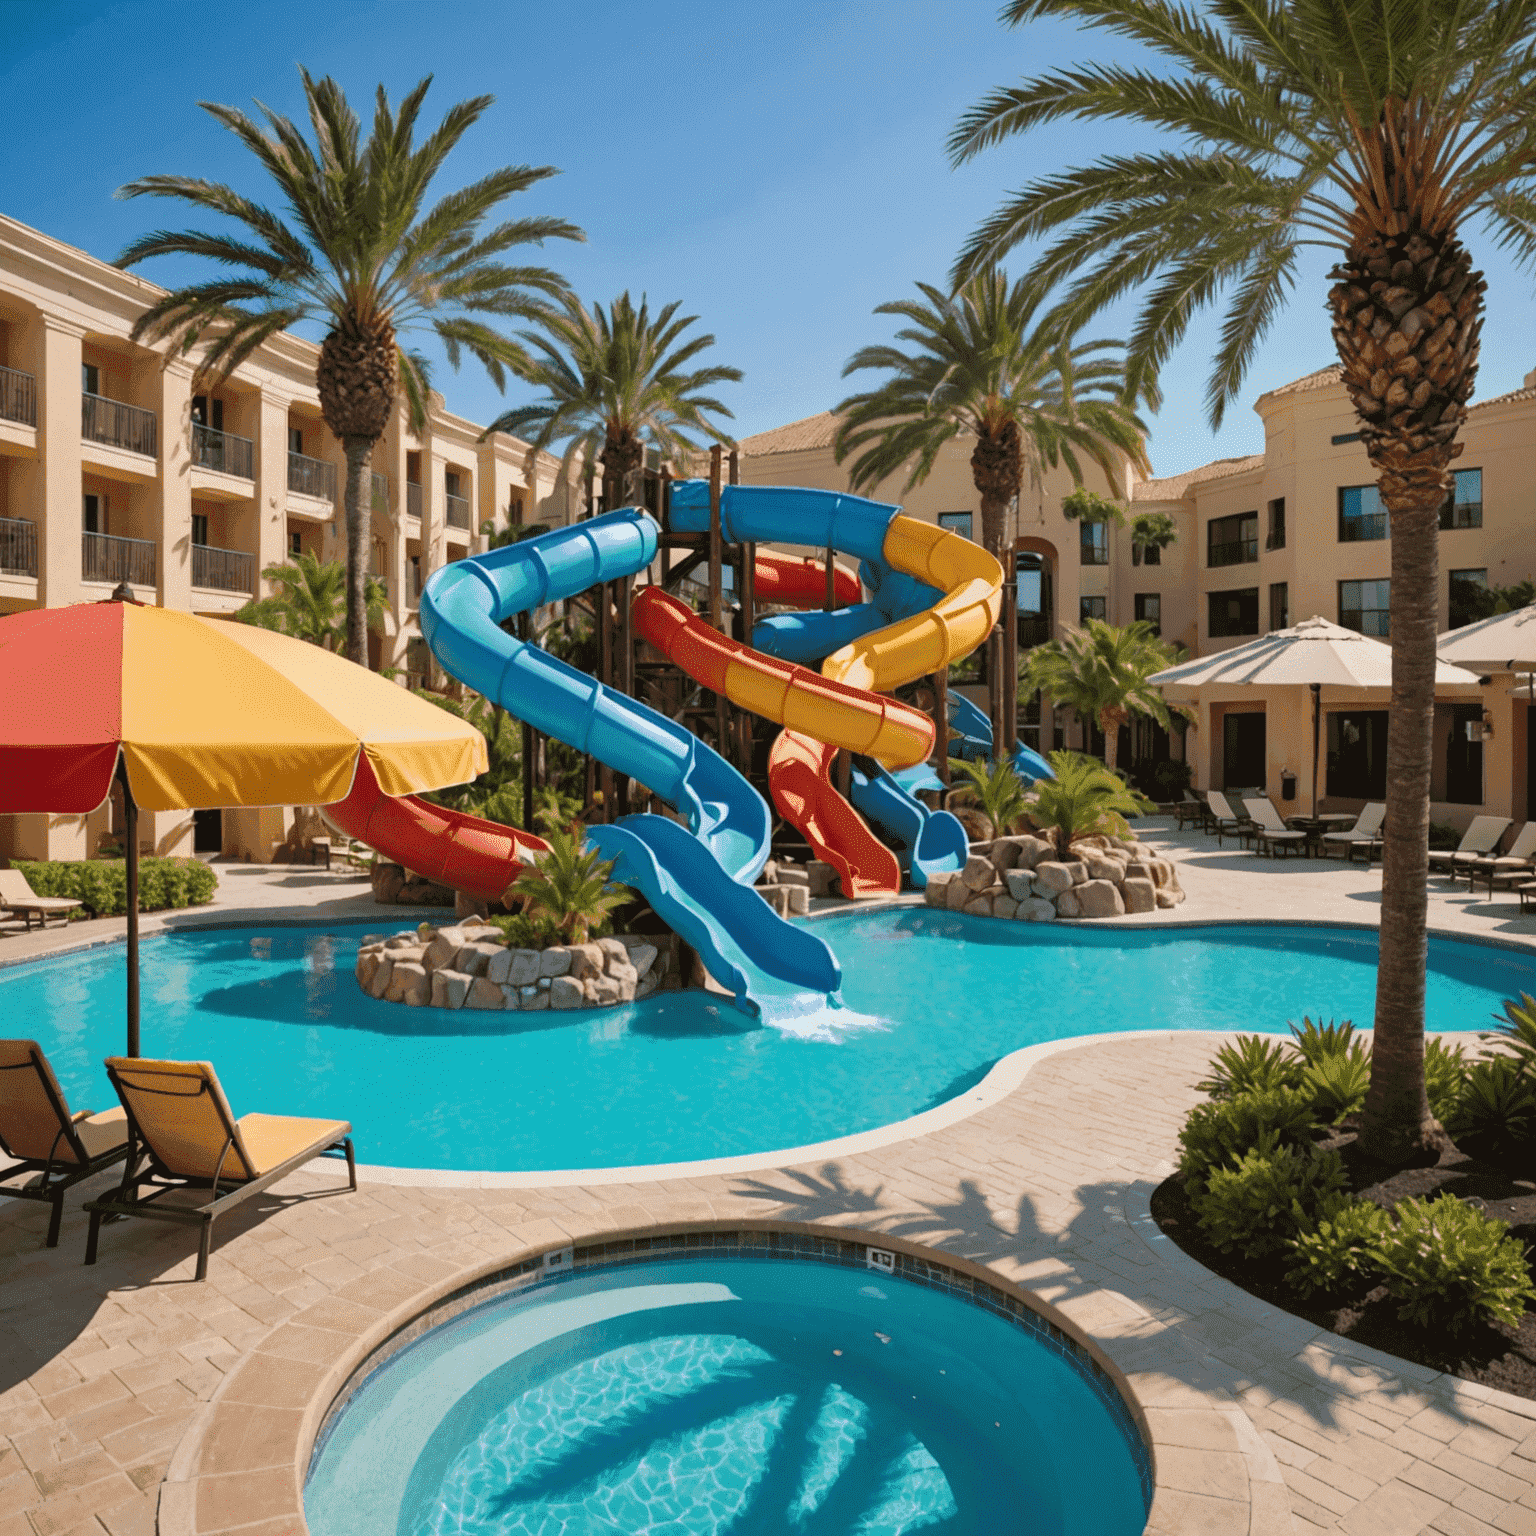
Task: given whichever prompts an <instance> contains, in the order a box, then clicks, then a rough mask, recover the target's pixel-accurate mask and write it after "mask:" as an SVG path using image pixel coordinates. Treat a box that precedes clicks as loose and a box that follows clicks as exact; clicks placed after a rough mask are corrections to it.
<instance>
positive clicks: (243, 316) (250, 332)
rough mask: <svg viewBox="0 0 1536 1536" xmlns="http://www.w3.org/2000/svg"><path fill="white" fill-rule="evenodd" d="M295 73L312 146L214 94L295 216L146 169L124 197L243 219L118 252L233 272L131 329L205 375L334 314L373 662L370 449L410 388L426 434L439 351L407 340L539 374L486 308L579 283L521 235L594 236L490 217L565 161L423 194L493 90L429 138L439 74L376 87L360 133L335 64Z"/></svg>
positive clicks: (349, 490) (207, 106)
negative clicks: (532, 259)
mask: <svg viewBox="0 0 1536 1536" xmlns="http://www.w3.org/2000/svg"><path fill="white" fill-rule="evenodd" d="M299 74H300V76H301V77H302V79H303V82H304V98H305V102H306V105H307V107H308V110H309V123H310V128H311V130H312V132H313V138H314V142H313V144H311V143H309V142H308V141H306V139H305V137H304V134H303V133H302V131H301V130H300V129H299V127H298V126H297V125H296V124H295V123H293V122H292V121H291V120H290V119H288V118H286V117H284V116H281V115H280V114H279V113H276V112H274V111H272V110H271V108H269V107H266V106H262V105H261V104H260V103H257V105H258V108H259V110H260V114H261V117H262V119H263V120H264V123H265V126H263V123H262V122H258V121H256V120H255V119H254V118H251V117H249V116H248V115H247V114H246V113H244V112H241V111H240V110H238V109H237V108H235V107H224V106H219V105H217V104H215V103H213V102H203V103H201V105H202V106H203V108H204V110H205V111H207V112H208V113H210V114H211V115H212V116H213V118H214V119H215V120H216V121H217V122H219V123H221V124H222V125H223V126H224V127H226V128H228V129H229V130H230V132H231V133H233V134H234V135H235V137H236V138H238V139H239V140H240V142H241V143H242V144H243V145H244V146H245V147H246V148H247V149H248V150H250V151H251V153H252V154H253V155H255V156H256V158H257V160H258V161H259V162H260V163H261V165H262V168H263V169H264V170H265V171H266V172H267V174H268V175H269V176H270V177H271V178H272V180H273V182H274V183H276V187H277V190H278V192H279V193H280V195H281V197H282V199H283V201H284V203H286V205H287V207H288V209H289V211H290V213H291V215H292V217H291V219H289V220H285V219H284V218H283V217H281V216H280V215H279V214H277V213H275V212H273V211H272V210H271V209H269V208H266V207H264V206H262V204H261V203H259V202H256V201H253V200H252V199H251V198H249V197H247V196H245V194H243V193H241V192H238V191H236V190H235V189H234V188H233V187H228V186H222V185H220V184H218V183H216V182H211V181H206V180H203V179H202V178H200V177H193V176H144V177H141V178H140V179H138V180H137V181H131V182H129V183H128V185H127V186H125V187H123V188H122V189H121V190H120V191H119V193H118V195H119V196H120V197H169V198H176V199H179V200H180V201H182V202H187V203H191V204H192V205H193V206H194V207H196V208H200V209H203V210H205V211H207V212H210V213H213V214H215V215H217V216H219V217H220V218H227V219H233V220H234V221H235V222H236V223H237V224H239V225H243V226H244V228H243V229H242V230H239V231H237V232H232V233H227V234H226V233H209V232H207V231H203V230H185V231H166V230H156V231H154V232H153V233H151V234H147V235H144V236H142V237H141V238H139V239H138V240H135V241H133V242H132V244H130V245H129V246H128V248H127V249H126V250H125V251H124V252H123V253H122V255H121V256H119V257H118V259H117V264H118V266H120V267H131V266H135V265H137V264H138V263H139V262H141V261H145V260H147V259H148V258H150V257H153V256H195V257H201V258H206V259H208V260H210V261H213V262H216V263H219V264H220V265H221V266H223V267H225V268H230V269H234V270H233V272H232V274H231V275H227V276H220V277H215V278H212V279H210V280H209V281H207V282H202V283H193V284H189V285H187V286H185V287H181V288H176V289H173V290H172V291H171V292H170V293H168V294H166V296H165V297H164V298H163V299H160V300H159V301H158V302H157V303H155V304H152V305H151V306H150V307H149V308H148V309H147V310H145V312H144V313H143V314H142V315H140V316H139V318H138V319H137V320H136V321H135V322H134V326H133V331H132V335H133V338H134V340H136V341H137V340H140V339H143V338H148V339H150V340H156V341H158V340H165V339H170V340H172V341H174V343H175V348H176V350H177V351H178V352H180V353H182V354H187V353H189V352H191V351H192V350H193V349H194V348H197V347H199V346H202V347H203V348H204V351H203V352H202V354H201V362H200V366H199V372H200V375H201V376H202V377H203V378H204V379H205V380H206V381H208V382H210V383H212V382H217V381H218V380H220V379H224V378H227V377H228V376H229V375H230V373H232V372H233V371H234V369H236V368H237V367H238V366H239V365H240V364H241V363H242V362H243V361H244V360H245V359H246V358H247V357H249V356H250V355H251V353H252V352H254V351H255V350H256V348H257V347H259V346H261V344H262V343H263V342H265V341H267V340H268V339H269V338H270V337H272V336H274V335H276V334H277V333H278V332H279V331H284V330H287V329H289V328H291V327H293V326H295V325H298V324H300V323H301V322H302V321H305V320H310V319H318V320H319V321H320V322H321V323H322V324H324V325H326V326H327V327H328V329H327V331H326V335H325V339H324V341H323V342H322V344H321V347H320V360H319V365H318V367H317V369H316V372H315V383H316V386H317V387H318V389H319V393H320V408H321V411H322V413H323V414H324V416H325V424H326V426H328V427H329V428H330V429H331V431H332V433H334V434H335V436H336V437H337V438H338V439H339V441H340V442H341V445H342V447H343V449H344V450H345V453H346V458H347V482H346V492H345V496H344V498H343V504H344V506H345V510H346V525H347V594H346V610H347V630H346V654H347V655H348V656H349V657H350V658H351V659H352V660H353V661H355V662H358V663H360V664H362V665H366V664H367V661H368V632H367V619H366V613H367V599H366V591H365V588H366V578H367V574H368V543H369V523H370V516H371V510H370V509H371V503H372V495H371V487H370V484H369V473H370V458H371V455H372V453H373V447H374V444H375V443H377V442H378V441H379V439H380V438H381V437H382V436H383V435H384V430H385V428H386V426H387V425H388V424H389V421H390V418H391V416H392V415H393V413H394V408H395V397H396V390H397V388H398V389H399V390H400V391H402V392H403V393H404V395H405V399H406V402H407V406H408V412H409V420H410V425H411V427H412V429H413V430H415V431H417V432H420V431H421V430H422V428H423V427H424V426H425V424H426V416H427V392H428V385H429V370H428V363H427V360H426V358H425V357H424V356H423V355H422V353H421V352H419V351H407V350H406V348H405V347H404V346H402V344H401V338H402V336H403V335H404V334H406V333H408V332H411V331H415V330H423V329H424V330H430V331H431V332H433V333H434V334H435V335H436V337H437V339H438V341H439V342H440V343H441V344H442V347H443V350H444V352H445V354H446V355H447V358H448V362H449V364H450V365H451V366H452V367H454V368H457V367H458V366H459V361H460V357H461V355H462V354H463V353H464V352H469V353H470V354H471V355H472V356H473V357H475V358H477V359H479V361H480V363H481V364H482V365H483V366H484V368H485V370H486V372H487V373H489V374H490V376H491V379H492V380H493V382H494V383H495V384H496V385H497V387H498V388H501V387H503V386H504V385H505V382H506V376H507V373H508V372H509V371H510V372H512V373H514V374H524V373H526V372H527V371H528V367H529V358H528V355H527V352H526V351H525V349H524V348H523V347H522V346H521V345H519V344H518V343H517V342H515V341H512V340H511V339H509V338H508V337H506V336H504V335H502V334H501V333H500V332H499V331H497V330H495V329H493V328H492V327H491V325H490V324H488V323H487V322H486V319H485V318H482V317H496V318H498V319H504V318H508V317H510V318H513V319H520V320H536V319H538V318H539V317H540V316H542V315H544V314H546V313H548V311H549V307H550V301H551V300H559V299H562V298H563V297H564V296H565V294H566V292H567V289H566V284H565V280H564V279H563V278H561V277H560V276H559V275H558V274H557V273H555V272H553V271H551V270H550V269H549V268H547V267H535V266H511V265H508V264H507V263H506V262H505V261H504V260H503V258H504V257H505V255H506V253H507V252H509V251H511V250H513V249H514V248H515V247H517V246H522V245H528V244H542V242H543V241H545V240H548V239H562V240H580V239H582V238H584V237H583V236H582V233H581V231H580V230H579V229H577V228H576V226H575V225H573V224H567V223H565V222H564V221H563V220H560V219H554V218H547V217H539V218H527V219H513V220H509V221H507V222H503V223H498V224H495V225H493V226H492V227H489V228H487V227H485V226H486V221H487V219H488V218H489V217H491V215H492V214H493V213H494V211H495V210H497V209H498V207H499V206H500V205H501V204H502V203H504V202H505V201H506V200H507V199H508V198H509V197H511V196H512V195H513V194H514V193H517V192H521V191H524V190H525V189H527V188H528V187H531V186H533V185H534V184H535V183H536V182H539V181H542V180H543V179H544V178H545V177H547V176H552V175H554V174H555V171H554V168H553V167H552V166H528V165H514V166H504V167H502V168H501V169H499V170H494V171H491V172H490V173H489V174H487V175H485V176H482V177H481V178H480V179H479V180H478V181H475V182H472V183H471V184H470V185H469V186H467V187H462V188H460V189H459V190H458V191H455V192H451V193H449V194H448V196H446V197H444V198H442V199H441V200H440V201H439V202H437V203H436V204H434V205H433V206H432V207H430V208H425V207H424V203H425V199H426V195H427V189H428V187H429V186H430V185H431V183H432V181H433V180H434V178H435V177H436V176H437V174H438V172H439V171H440V170H441V169H442V167H443V164H444V162H445V161H446V160H447V158H448V156H449V155H450V154H451V153H452V151H453V150H454V148H455V146H456V145H457V144H458V142H459V140H460V139H461V138H462V137H463V136H464V134H465V132H466V131H467V130H468V129H469V127H470V126H471V125H472V124H473V123H474V122H475V121H476V120H477V119H478V118H479V117H480V116H481V114H482V113H484V111H485V110H486V108H487V107H489V106H490V104H491V102H492V99H493V98H492V97H490V96H476V97H472V98H471V99H470V100H468V101H462V102H460V103H459V104H458V105H457V106H455V107H452V108H451V109H450V110H449V112H448V114H447V116H446V117H444V119H443V121H442V123H441V124H439V126H438V127H437V128H436V129H435V130H434V131H433V132H431V133H429V134H428V135H427V136H426V138H425V139H424V140H423V141H422V143H421V144H420V145H419V146H418V145H417V144H416V143H415V131H416V119H417V115H418V114H419V113H420V111H421V104H422V101H423V99H424V98H425V96H426V94H427V88H428V86H430V85H431V83H432V78H431V76H430V75H429V76H428V77H427V78H426V79H424V80H422V81H421V82H420V83H419V84H418V85H417V86H416V87H415V88H414V89H413V90H411V91H410V93H409V94H408V95H407V96H406V97H405V99H404V100H403V101H401V103H400V105H399V109H398V111H396V110H395V109H394V108H392V107H391V106H390V103H389V99H388V97H387V96H386V95H385V93H384V88H383V86H380V87H379V89H378V92H377V96H376V99H375V104H374V116H373V126H372V131H371V133H370V134H369V136H368V138H367V140H366V141H363V139H362V137H361V125H360V123H359V121H358V117H357V114H356V113H355V112H354V111H353V109H352V107H351V106H350V105H349V104H348V102H347V98H346V96H345V95H344V94H343V92H342V89H341V87H340V86H339V85H337V83H336V82H335V81H334V80H332V79H331V78H330V77H329V76H327V77H326V78H325V79H322V80H318V81H317V80H314V79H313V78H311V76H310V74H309V71H308V70H306V69H303V68H302V67H301V68H300V70H299Z"/></svg>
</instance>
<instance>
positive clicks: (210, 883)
mask: <svg viewBox="0 0 1536 1536" xmlns="http://www.w3.org/2000/svg"><path fill="white" fill-rule="evenodd" d="M16 868H17V869H19V870H20V871H21V872H22V874H23V875H25V876H26V880H27V884H28V885H30V886H31V887H32V890H33V892H34V893H35V894H36V895H38V896H56V897H68V898H70V899H71V900H74V901H78V902H79V903H80V904H81V906H82V907H83V908H84V910H83V911H81V912H73V913H70V917H71V918H72V919H73V918H80V917H119V916H121V915H122V914H123V913H124V912H126V911H127V910H128V866H127V864H125V863H124V862H122V860H121V859H120V858H119V859H82V860H73V859H65V860H59V861H55V862H52V863H36V864H34V863H32V862H31V861H29V860H17V861H16ZM218 883H219V878H218V876H217V875H216V874H215V873H214V872H213V870H211V869H210V868H209V867H208V866H207V865H206V864H205V863H203V861H202V860H201V859H140V860H139V909H140V910H141V911H143V912H159V911H161V910H163V909H164V908H167V907H196V906H201V905H202V904H203V903H204V902H205V901H211V900H212V899H213V893H214V891H215V890H216V889H217V887H218Z"/></svg>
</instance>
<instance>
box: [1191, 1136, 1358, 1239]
mask: <svg viewBox="0 0 1536 1536" xmlns="http://www.w3.org/2000/svg"><path fill="white" fill-rule="evenodd" d="M1344 1183H1345V1180H1344V1163H1343V1160H1342V1159H1341V1158H1340V1157H1339V1154H1338V1153H1337V1152H1318V1151H1317V1150H1316V1149H1315V1148H1313V1147H1295V1146H1288V1145H1286V1144H1285V1143H1283V1142H1282V1141H1280V1139H1279V1137H1278V1136H1277V1135H1276V1133H1275V1132H1274V1131H1264V1132H1262V1133H1261V1134H1260V1136H1259V1138H1258V1141H1257V1142H1256V1143H1255V1144H1254V1145H1253V1146H1252V1147H1250V1148H1249V1149H1248V1151H1246V1152H1244V1153H1243V1154H1242V1156H1241V1157H1239V1158H1238V1159H1237V1160H1236V1162H1234V1163H1233V1164H1232V1165H1231V1166H1230V1167H1222V1166H1218V1167H1215V1168H1212V1169H1211V1170H1210V1172H1209V1173H1207V1174H1206V1175H1205V1177H1204V1178H1203V1179H1202V1180H1201V1181H1200V1182H1199V1184H1198V1185H1197V1186H1196V1187H1195V1188H1193V1189H1192V1190H1191V1193H1190V1202H1189V1203H1190V1207H1191V1209H1192V1210H1193V1211H1194V1213H1195V1219H1196V1220H1197V1221H1198V1223H1199V1225H1200V1230H1201V1231H1202V1232H1203V1233H1204V1234H1205V1236H1206V1238H1207V1239H1208V1240H1209V1241H1210V1242H1211V1243H1212V1244H1213V1245H1214V1246H1215V1247H1217V1248H1219V1249H1220V1250H1221V1251H1222V1252H1223V1253H1230V1252H1231V1251H1232V1249H1234V1248H1241V1249H1242V1251H1243V1254H1244V1256H1245V1257H1247V1258H1260V1257H1262V1256H1263V1255H1264V1254H1267V1253H1276V1252H1279V1251H1280V1250H1281V1249H1283V1248H1284V1247H1285V1246H1286V1244H1287V1243H1288V1242H1289V1241H1290V1239H1291V1238H1292V1237H1294V1236H1295V1234H1296V1232H1297V1231H1298V1230H1299V1229H1300V1228H1301V1227H1302V1226H1303V1225H1304V1224H1306V1223H1307V1222H1308V1221H1309V1220H1310V1219H1311V1218H1312V1216H1313V1213H1315V1212H1316V1211H1317V1210H1318V1209H1319V1208H1320V1207H1321V1206H1322V1205H1323V1204H1324V1202H1326V1201H1328V1200H1329V1199H1330V1198H1331V1197H1337V1195H1338V1194H1339V1193H1340V1191H1342V1190H1343V1188H1344Z"/></svg>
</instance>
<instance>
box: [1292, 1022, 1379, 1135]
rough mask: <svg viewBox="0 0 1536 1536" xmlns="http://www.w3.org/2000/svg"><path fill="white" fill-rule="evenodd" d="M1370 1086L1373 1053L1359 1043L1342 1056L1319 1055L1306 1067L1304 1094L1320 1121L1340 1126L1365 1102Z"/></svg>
mask: <svg viewBox="0 0 1536 1536" xmlns="http://www.w3.org/2000/svg"><path fill="white" fill-rule="evenodd" d="M1370 1086H1371V1056H1370V1052H1369V1051H1367V1050H1366V1049H1365V1048H1364V1047H1363V1046H1362V1045H1360V1044H1359V1043H1358V1042H1357V1043H1356V1044H1354V1045H1352V1046H1351V1047H1350V1048H1349V1050H1348V1051H1347V1052H1345V1053H1344V1054H1343V1055H1337V1056H1319V1057H1318V1059H1317V1060H1316V1061H1314V1062H1313V1063H1312V1065H1311V1066H1309V1067H1308V1068H1307V1073H1306V1076H1305V1077H1304V1078H1303V1079H1302V1084H1301V1091H1302V1092H1303V1093H1305V1094H1307V1095H1308V1096H1309V1097H1310V1098H1311V1100H1312V1107H1313V1108H1314V1109H1315V1110H1316V1111H1317V1117H1318V1119H1319V1120H1322V1121H1324V1122H1325V1123H1327V1124H1328V1125H1337V1124H1338V1123H1339V1121H1340V1120H1342V1119H1343V1118H1344V1117H1345V1115H1352V1114H1353V1113H1354V1112H1355V1111H1356V1110H1357V1109H1359V1108H1360V1106H1361V1105H1362V1104H1364V1103H1365V1091H1366V1089H1367V1088H1369V1087H1370Z"/></svg>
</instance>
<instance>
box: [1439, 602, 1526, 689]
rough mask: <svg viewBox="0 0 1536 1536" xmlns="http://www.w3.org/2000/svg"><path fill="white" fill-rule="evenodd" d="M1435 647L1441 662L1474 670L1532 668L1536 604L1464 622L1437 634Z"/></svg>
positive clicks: (1497, 670) (1505, 670)
mask: <svg viewBox="0 0 1536 1536" xmlns="http://www.w3.org/2000/svg"><path fill="white" fill-rule="evenodd" d="M1435 650H1436V652H1437V653H1438V655H1439V657H1440V659H1441V660H1442V661H1448V662H1453V663H1454V664H1455V665H1457V666H1461V667H1468V668H1470V669H1471V670H1472V671H1474V672H1532V671H1536V605H1532V606H1531V607H1529V608H1516V609H1514V610H1513V612H1511V613H1496V614H1494V616H1493V617H1492V618H1491V619H1479V620H1478V621H1477V623H1475V624H1464V625H1463V626H1462V627H1461V628H1460V629H1453V630H1452V631H1451V632H1450V633H1449V634H1448V635H1441V637H1440V638H1439V639H1438V640H1437V641H1436V642H1435Z"/></svg>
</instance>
